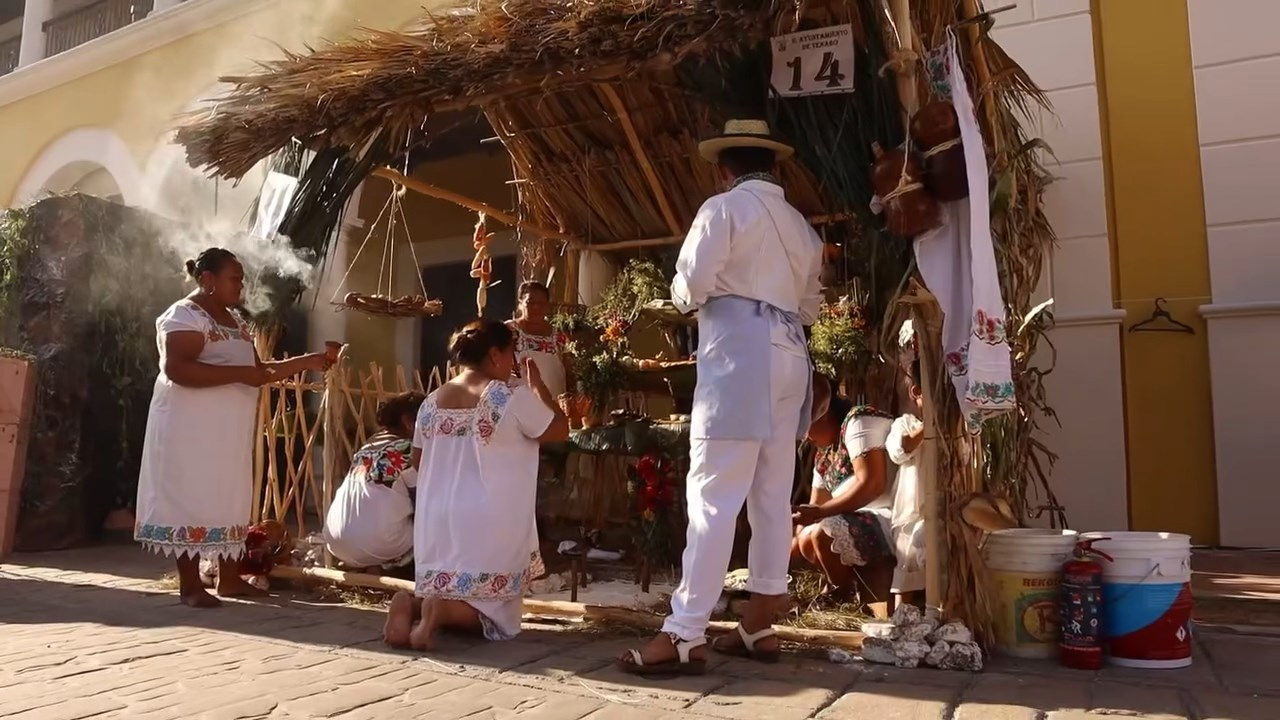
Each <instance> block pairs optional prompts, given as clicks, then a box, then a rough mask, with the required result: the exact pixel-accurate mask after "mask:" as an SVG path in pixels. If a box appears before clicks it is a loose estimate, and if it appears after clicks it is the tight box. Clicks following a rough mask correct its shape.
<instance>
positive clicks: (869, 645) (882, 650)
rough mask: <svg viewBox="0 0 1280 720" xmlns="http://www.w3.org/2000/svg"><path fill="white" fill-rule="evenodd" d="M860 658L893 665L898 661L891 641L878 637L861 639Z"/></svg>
mask: <svg viewBox="0 0 1280 720" xmlns="http://www.w3.org/2000/svg"><path fill="white" fill-rule="evenodd" d="M862 659H863V660H866V661H867V662H873V663H879V664H881V665H893V664H895V663H897V662H898V656H897V655H895V654H894V651H893V641H892V640H889V639H888V638H878V637H864V638H863V639H862Z"/></svg>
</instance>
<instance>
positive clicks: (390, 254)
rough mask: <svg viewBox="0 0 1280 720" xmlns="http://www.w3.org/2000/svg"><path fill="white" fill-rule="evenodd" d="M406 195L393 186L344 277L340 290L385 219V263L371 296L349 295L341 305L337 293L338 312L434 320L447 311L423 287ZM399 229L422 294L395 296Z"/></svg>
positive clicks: (402, 189) (383, 253) (344, 297)
mask: <svg viewBox="0 0 1280 720" xmlns="http://www.w3.org/2000/svg"><path fill="white" fill-rule="evenodd" d="M405 192H407V190H406V188H405V187H404V186H403V185H401V184H399V183H396V184H395V185H393V187H392V190H391V192H390V193H388V194H387V202H386V203H384V204H383V206H382V210H381V212H379V213H378V217H377V219H376V220H374V221H373V225H371V226H370V227H369V232H368V234H367V235H365V238H364V242H362V243H361V244H360V249H359V250H357V251H356V254H355V257H353V258H352V259H351V265H350V266H349V267H348V268H347V273H346V275H343V276H342V282H340V283H338V288H342V287H344V286H345V285H346V282H347V278H348V277H350V275H351V271H352V270H353V269H354V268H355V266H356V263H357V262H359V260H360V256H361V254H363V253H364V251H365V248H367V247H368V246H369V243H370V241H372V240H373V237H374V235H375V234H376V233H377V232H378V228H379V226H380V225H383V218H386V223H385V234H384V235H383V244H382V262H381V265H380V266H379V270H378V280H377V285H376V287H375V289H374V292H373V293H372V294H366V293H361V292H349V293H347V294H346V295H345V296H343V298H342V301H341V302H338V301H337V293H336V292H335V293H334V297H333V298H332V299H331V300H330V303H331V304H332V305H335V306H337V308H338V310H340V311H341V310H358V311H360V312H362V313H365V314H367V315H374V316H378V317H393V318H411V317H433V316H436V315H439V314H440V313H441V312H443V311H444V304H443V303H442V302H440V301H439V300H432V299H430V298H429V297H427V287H426V285H425V284H424V283H423V280H422V273H421V272H419V271H418V268H420V267H421V264H419V262H418V255H417V252H416V251H415V249H414V246H413V238H412V237H411V236H410V234H409V223H408V221H407V220H406V219H405V215H404V207H403V200H404V195H405ZM397 228H399V230H400V231H401V232H403V234H404V241H405V244H406V245H408V247H409V254H410V255H411V256H412V257H413V267H414V268H415V271H414V275H416V276H417V281H418V282H417V284H418V288H419V290H421V293H420V294H412V295H395V294H394V293H395V267H396V266H395V263H396V234H397Z"/></svg>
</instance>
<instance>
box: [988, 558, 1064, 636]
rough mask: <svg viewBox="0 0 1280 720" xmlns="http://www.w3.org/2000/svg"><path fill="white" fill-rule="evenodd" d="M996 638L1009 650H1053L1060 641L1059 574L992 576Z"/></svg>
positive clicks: (1001, 573) (1004, 573) (999, 573)
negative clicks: (1026, 648) (1027, 648)
mask: <svg viewBox="0 0 1280 720" xmlns="http://www.w3.org/2000/svg"><path fill="white" fill-rule="evenodd" d="M993 575H994V580H995V585H996V589H997V593H996V602H997V604H998V611H997V617H996V636H997V638H998V639H999V640H1000V641H1001V643H1002V644H1004V645H1007V646H1036V645H1046V646H1050V647H1052V646H1054V645H1056V643H1057V641H1058V584H1059V576H1058V574H1057V573H1012V572H995V573H993Z"/></svg>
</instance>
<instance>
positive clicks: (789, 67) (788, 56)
mask: <svg viewBox="0 0 1280 720" xmlns="http://www.w3.org/2000/svg"><path fill="white" fill-rule="evenodd" d="M771 44H772V47H773V73H772V78H771V82H772V85H773V91H774V92H775V93H776V94H778V95H780V96H782V97H797V96H801V95H821V94H827V93H847V92H853V60H854V45H853V26H852V25H836V26H833V27H826V28H819V29H817V30H805V31H803V32H797V33H791V34H789V35H780V36H778V37H775V38H773V40H772V43H771Z"/></svg>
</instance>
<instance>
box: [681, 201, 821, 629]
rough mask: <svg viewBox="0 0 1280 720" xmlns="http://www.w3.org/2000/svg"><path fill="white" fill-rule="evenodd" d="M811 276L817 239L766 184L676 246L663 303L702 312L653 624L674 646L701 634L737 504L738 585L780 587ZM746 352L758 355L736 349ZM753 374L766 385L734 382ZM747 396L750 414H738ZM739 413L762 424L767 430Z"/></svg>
mask: <svg viewBox="0 0 1280 720" xmlns="http://www.w3.org/2000/svg"><path fill="white" fill-rule="evenodd" d="M821 270H822V241H821V240H820V239H819V238H818V236H817V234H816V233H814V231H813V228H812V227H810V225H809V223H808V221H807V220H806V219H805V217H804V216H803V215H801V214H800V213H799V212H798V211H797V210H796V209H795V208H794V207H792V206H791V205H790V204H788V203H787V201H786V196H785V194H784V193H783V190H782V188H781V186H779V185H776V184H774V183H771V182H767V181H764V180H755V179H747V180H745V181H739V182H738V183H736V184H735V186H734V187H732V188H731V189H729V190H728V191H727V192H725V193H721V194H720V195H716V196H714V197H712V198H710V199H708V200H707V201H706V202H705V203H703V205H702V207H701V208H700V209H699V210H698V214H697V217H696V218H695V219H694V221H693V225H692V227H691V228H690V230H689V234H688V236H687V237H686V238H685V241H684V245H683V246H682V247H681V248H680V256H679V259H678V260H677V261H676V276H675V279H674V280H673V281H672V283H671V298H672V301H673V302H674V303H675V305H676V307H677V308H679V309H680V310H681V311H682V312H686V313H687V312H692V311H694V310H699V309H702V310H704V311H707V312H705V313H704V315H705V317H701V318H700V319H699V323H700V327H699V333H698V335H699V347H698V387H697V389H696V391H695V394H694V404H693V413H692V415H693V417H692V426H693V428H694V431H693V432H692V433H691V435H692V437H691V439H690V453H689V460H690V462H689V476H688V480H687V482H686V488H685V492H686V501H687V505H688V517H689V526H688V531H687V542H686V546H685V551H684V558H683V574H682V576H681V580H680V586H679V587H678V588H677V589H676V592H675V593H674V594H673V595H672V598H671V616H670V617H668V618H667V620H666V622H665V623H664V625H663V630H664V631H665V632H670V633H674V634H676V635H677V636H679V637H681V638H682V639H685V640H694V639H697V638H700V637H702V636H703V635H704V634H705V633H706V627H707V622H708V620H709V619H710V617H711V612H712V611H713V610H714V608H715V604H716V602H717V601H718V600H719V598H720V594H721V591H722V590H723V588H724V575H725V571H726V570H728V565H729V556H730V555H731V553H732V549H733V537H734V532H735V530H736V529H737V528H736V526H737V519H738V513H739V512H740V511H741V510H742V506H743V504H744V503H745V504H746V506H747V518H748V520H749V521H750V523H751V545H750V548H749V553H748V572H749V579H748V583H747V589H748V590H750V591H751V592H755V593H760V594H763V595H785V594H786V592H787V564H788V560H789V557H790V545H791V533H792V526H791V487H792V481H793V479H794V477H795V463H796V436H797V428H805V427H807V421H808V418H807V417H803V416H804V408H805V407H806V406H807V405H808V404H809V402H810V398H811V392H810V391H811V380H812V366H811V365H810V363H809V355H808V348H807V347H806V346H805V343H804V339H803V335H802V334H801V333H799V332H798V326H799V325H800V324H804V325H808V324H811V323H812V322H813V321H814V320H815V319H816V318H817V316H818V307H819V305H820V304H821V300H822V297H821V293H822V284H821V282H820V280H819V275H820V273H821ZM752 305H754V306H756V308H757V311H756V312H752V311H750V310H751V306H752ZM711 310H714V312H711ZM747 348H759V352H754V351H747V352H740V351H739V349H747ZM762 366H763V367H762ZM757 377H760V378H763V379H764V380H765V382H763V383H759V384H751V385H750V387H743V385H744V384H748V383H750V382H751V379H752V378H757ZM753 401H754V402H756V404H757V407H755V409H754V410H751V411H749V412H748V411H745V410H740V409H739V408H748V407H752V406H751V405H750V403H751V402H753ZM748 415H749V416H751V417H754V418H760V417H764V418H768V421H767V423H766V426H761V425H760V423H758V422H754V421H751V420H750V419H749V418H744V416H748Z"/></svg>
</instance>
